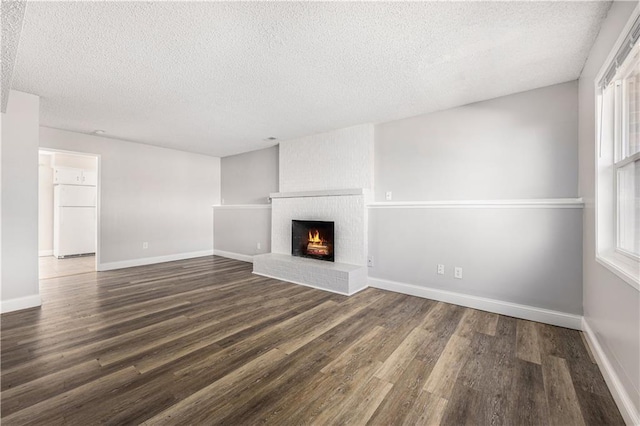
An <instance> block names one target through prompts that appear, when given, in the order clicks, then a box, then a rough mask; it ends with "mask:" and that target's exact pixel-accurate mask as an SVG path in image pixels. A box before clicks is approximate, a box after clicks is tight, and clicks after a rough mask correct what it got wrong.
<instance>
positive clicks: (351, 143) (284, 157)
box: [280, 124, 374, 192]
mask: <svg viewBox="0 0 640 426" xmlns="http://www.w3.org/2000/svg"><path fill="white" fill-rule="evenodd" d="M373 131H374V129H373V126H372V125H370V124H362V125H359V126H353V127H348V128H346V129H339V130H335V131H332V132H327V133H321V134H317V135H312V136H307V137H304V138H299V139H295V140H290V141H285V142H281V143H280V192H296V191H315V190H325V189H348V188H367V189H372V188H373V143H372V142H373Z"/></svg>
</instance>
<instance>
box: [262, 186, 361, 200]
mask: <svg viewBox="0 0 640 426" xmlns="http://www.w3.org/2000/svg"><path fill="white" fill-rule="evenodd" d="M368 193H369V190H368V189H365V188H348V189H325V190H320V191H296V192H272V193H271V194H269V197H271V198H272V199H274V198H306V197H344V196H348V195H368Z"/></svg>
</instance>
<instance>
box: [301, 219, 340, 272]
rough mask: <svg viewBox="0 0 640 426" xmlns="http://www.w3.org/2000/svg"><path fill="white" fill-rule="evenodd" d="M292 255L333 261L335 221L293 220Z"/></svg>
mask: <svg viewBox="0 0 640 426" xmlns="http://www.w3.org/2000/svg"><path fill="white" fill-rule="evenodd" d="M291 255H292V256H299V257H310V258H312V259H320V260H327V261H329V262H333V259H334V251H333V222H321V221H317V220H292V221H291Z"/></svg>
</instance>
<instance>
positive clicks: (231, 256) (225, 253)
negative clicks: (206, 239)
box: [213, 250, 253, 263]
mask: <svg viewBox="0 0 640 426" xmlns="http://www.w3.org/2000/svg"><path fill="white" fill-rule="evenodd" d="M213 254H214V255H216V256H222V257H227V258H229V259H235V260H240V261H242V262H249V263H253V256H250V255H248V254H241V253H233V252H230V251H224V250H214V251H213Z"/></svg>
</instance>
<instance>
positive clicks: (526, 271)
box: [369, 208, 582, 314]
mask: <svg viewBox="0 0 640 426" xmlns="http://www.w3.org/2000/svg"><path fill="white" fill-rule="evenodd" d="M581 217H582V211H581V210H580V209H519V208H516V209H504V208H503V209H484V208H480V209H478V208H454V209H420V208H416V209H403V208H400V209H370V210H369V255H372V256H373V258H374V260H375V266H374V267H373V268H369V276H370V277H372V278H380V279H384V280H389V281H396V282H401V283H407V284H414V285H417V286H424V287H428V288H435V289H440V290H446V291H452V292H458V293H463V294H469V295H474V296H481V297H487V298H490V299H496V300H500V301H506V302H512V303H518V304H522V305H527V306H534V307H539V308H545V309H551V310H555V311H560V312H566V313H571V314H581V313H582V286H581V283H580V279H581V259H580V257H581V253H582V252H581V250H580V245H581V244H582V237H581V232H582V221H581ZM437 264H444V265H445V266H446V270H445V275H444V276H443V275H437V274H436V270H437V267H436V265H437ZM455 266H460V267H462V268H463V279H462V280H459V279H455V278H453V268H454V267H455Z"/></svg>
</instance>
